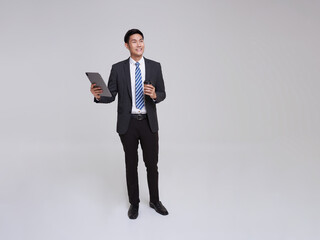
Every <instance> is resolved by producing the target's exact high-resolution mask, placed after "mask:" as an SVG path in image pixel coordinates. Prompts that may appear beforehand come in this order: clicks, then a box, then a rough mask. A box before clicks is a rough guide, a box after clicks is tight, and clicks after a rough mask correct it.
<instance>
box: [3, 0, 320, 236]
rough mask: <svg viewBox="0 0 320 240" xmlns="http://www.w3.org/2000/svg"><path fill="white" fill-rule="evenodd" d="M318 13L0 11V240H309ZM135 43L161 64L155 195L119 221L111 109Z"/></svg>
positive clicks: (22, 5) (247, 6)
mask: <svg viewBox="0 0 320 240" xmlns="http://www.w3.org/2000/svg"><path fill="white" fill-rule="evenodd" d="M319 10H320V3H319V1H311V0H310V1H289V0H287V1H249V0H242V1H235V0H232V1H215V0H211V1H209V0H208V1H204V0H200V1H167V0H164V1H157V2H156V1H146V0H143V1H102V0H92V1H75V0H73V1H72V0H69V1H66V0H64V1H62V0H56V1H40V0H38V1H37V0H29V1H21V0H20V1H19V0H10V1H8V0H1V3H0V29H1V37H0V41H1V44H0V53H1V54H0V64H1V79H2V88H1V95H0V98H1V127H0V130H1V135H0V141H1V153H0V154H1V155H0V158H1V160H0V164H1V167H0V190H1V191H0V213H1V214H0V238H1V239H8V240H9V239H32V240H35V239H89V238H91V239H106V238H107V237H110V239H120V238H123V239H126V238H128V237H129V236H136V239H150V237H151V236H152V235H155V236H156V237H154V239H182V238H187V239H195V238H197V239H214V238H216V239H233V240H234V239H281V240H284V239H290V240H291V239H309V240H311V239H319V237H320V232H319V230H318V228H317V227H318V226H319V224H320V217H319V214H320V209H319V204H318V202H319V201H320V191H319V186H318V182H319V180H320V177H319V174H318V173H319V170H320V164H319V160H320V159H319V157H320V150H319V143H320V127H319V122H320V112H319V107H320V97H319V94H318V91H319V87H320V83H319V77H320V71H319V63H320V48H319V46H318V44H319V42H320V33H319V24H320V17H319ZM130 28H139V29H140V30H142V32H143V33H144V34H145V45H146V46H145V56H146V57H147V58H150V59H153V60H156V61H159V62H161V64H162V69H163V75H164V79H165V84H166V90H167V99H166V100H165V101H164V102H162V103H161V104H159V105H158V115H159V121H160V163H159V168H160V190H161V196H162V201H163V203H164V205H165V206H166V207H167V208H168V210H169V212H170V215H169V216H168V217H166V218H164V217H162V216H158V215H156V214H155V213H154V212H153V211H152V210H151V209H149V207H148V191H147V185H146V177H145V170H144V167H143V164H142V163H143V162H142V161H140V166H139V174H140V185H141V200H142V202H141V205H142V206H141V210H140V216H139V218H138V219H137V220H136V221H129V219H127V216H126V211H127V208H128V203H127V195H126V188H125V174H124V159H123V152H122V147H121V143H120V141H119V137H118V136H117V134H116V132H115V124H116V103H113V104H110V105H98V104H94V103H93V97H92V95H91V93H90V91H89V88H90V84H89V81H88V80H87V79H86V76H85V74H84V72H86V71H98V72H100V73H101V74H102V76H103V77H104V78H105V79H106V80H107V79H108V76H109V72H110V69H111V65H112V64H113V63H115V62H118V61H121V60H123V59H125V58H127V57H128V56H129V55H128V51H127V49H126V48H125V47H124V43H123V36H124V34H125V32H126V31H127V30H128V29H130Z"/></svg>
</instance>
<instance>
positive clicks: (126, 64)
mask: <svg viewBox="0 0 320 240" xmlns="http://www.w3.org/2000/svg"><path fill="white" fill-rule="evenodd" d="M123 68H124V75H125V81H126V82H127V87H128V91H129V96H130V97H131V99H132V92H131V77H130V58H128V60H127V61H125V62H124V65H123Z"/></svg>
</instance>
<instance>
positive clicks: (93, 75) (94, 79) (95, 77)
mask: <svg viewBox="0 0 320 240" xmlns="http://www.w3.org/2000/svg"><path fill="white" fill-rule="evenodd" d="M86 75H87V77H88V78H89V80H90V82H91V83H92V84H94V83H95V84H97V85H96V86H98V87H101V89H102V93H101V94H100V96H101V97H112V95H111V92H110V91H109V88H108V87H107V85H106V83H105V82H104V81H103V79H102V77H101V75H100V74H99V73H97V72H86Z"/></svg>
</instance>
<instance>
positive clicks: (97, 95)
mask: <svg viewBox="0 0 320 240" xmlns="http://www.w3.org/2000/svg"><path fill="white" fill-rule="evenodd" d="M96 85H97V84H95V83H93V84H91V88H90V92H91V93H92V94H93V96H94V97H95V98H96V99H100V94H101V93H102V89H101V87H98V86H96Z"/></svg>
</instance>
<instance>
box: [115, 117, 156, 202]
mask: <svg viewBox="0 0 320 240" xmlns="http://www.w3.org/2000/svg"><path fill="white" fill-rule="evenodd" d="M119 136H120V139H121V142H122V145H123V150H124V153H125V162H126V180H127V188H128V195H129V202H130V203H131V204H133V205H137V204H139V202H140V199H139V184H138V145H139V141H140V145H141V148H142V152H143V161H144V163H145V166H146V169H147V179H148V187H149V195H150V201H151V202H154V203H156V202H158V201H159V189H158V178H159V173H158V155H159V136H158V132H156V133H153V132H151V130H150V127H149V123H148V119H146V118H145V119H143V120H138V119H135V118H131V120H130V124H129V128H128V131H127V132H126V133H125V134H123V135H119Z"/></svg>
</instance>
